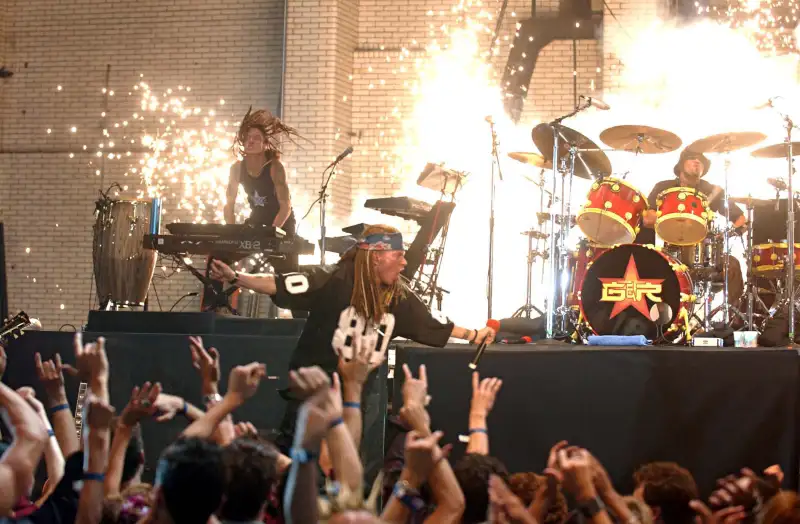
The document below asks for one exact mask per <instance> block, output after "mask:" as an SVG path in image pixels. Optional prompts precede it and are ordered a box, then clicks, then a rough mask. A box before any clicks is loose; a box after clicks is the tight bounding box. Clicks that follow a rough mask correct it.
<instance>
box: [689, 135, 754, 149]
mask: <svg viewBox="0 0 800 524" xmlns="http://www.w3.org/2000/svg"><path fill="white" fill-rule="evenodd" d="M765 138H767V135H765V134H764V133H758V132H755V131H740V132H734V133H720V134H718V135H711V136H707V137H705V138H701V139H700V140H695V141H694V142H692V143H691V144H690V145H689V146H688V147H687V148H686V149H689V150H691V151H694V152H696V153H727V152H729V151H736V150H738V149H742V148H745V147H750V146H754V145H756V144H758V143H759V142H761V141H762V140H764V139H765Z"/></svg>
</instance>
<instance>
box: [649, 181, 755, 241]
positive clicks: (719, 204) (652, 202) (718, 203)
mask: <svg viewBox="0 0 800 524" xmlns="http://www.w3.org/2000/svg"><path fill="white" fill-rule="evenodd" d="M673 187H681V183H680V180H679V179H678V178H673V179H672V180H662V181H661V182H658V183H656V185H655V186H653V189H652V190H651V191H650V195H649V196H648V197H647V204H648V205H649V206H650V209H652V210H654V211H655V210H657V209H658V206H657V205H656V200H658V195H659V194H660V193H661V192H662V191H665V190H667V189H671V188H673ZM697 191H699V192H700V193H703V194H704V195H705V196H706V197H707V198H708V199H709V206H710V207H711V210H712V211H714V212H715V213H725V208H724V205H723V204H724V202H725V190H724V189H722V188H721V187H720V186H718V185H716V184H712V183H711V182H709V181H708V180H700V181H699V182H698V183H697ZM728 206H729V207H730V213H731V222H736V221H737V220H738V219H739V217H741V216H744V213H743V212H742V210H741V209H739V206H737V205H736V204H734V203H733V202H728ZM634 243H636V244H655V243H656V232H655V229H653V228H652V227H644V224H640V226H639V234H638V235H636V240H634Z"/></svg>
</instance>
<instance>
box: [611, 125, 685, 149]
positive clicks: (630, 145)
mask: <svg viewBox="0 0 800 524" xmlns="http://www.w3.org/2000/svg"><path fill="white" fill-rule="evenodd" d="M600 140H602V141H603V143H605V144H606V145H607V146H608V147H612V148H614V149H617V150H619V151H628V152H631V153H642V154H645V155H654V154H659V153H669V152H670V151H675V150H676V149H678V148H679V147H681V144H682V143H683V142H682V141H681V139H680V138H679V137H678V135H676V134H675V133H670V132H669V131H666V130H664V129H658V128H656V127H650V126H615V127H609V128H608V129H606V130H605V131H603V132H602V133H600Z"/></svg>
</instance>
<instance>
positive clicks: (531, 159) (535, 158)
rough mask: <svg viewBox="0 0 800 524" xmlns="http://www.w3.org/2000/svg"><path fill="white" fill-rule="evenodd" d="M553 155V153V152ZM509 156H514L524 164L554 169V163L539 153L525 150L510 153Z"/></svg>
mask: <svg viewBox="0 0 800 524" xmlns="http://www.w3.org/2000/svg"><path fill="white" fill-rule="evenodd" d="M551 155H552V153H551ZM508 156H509V158H513V159H514V160H516V161H517V162H522V163H523V164H529V165H532V166H534V167H541V168H543V169H552V168H553V163H552V162H551V161H549V160H547V159H546V158H545V157H543V156H542V155H540V154H539V153H527V152H524V151H516V152H513V153H509V154H508Z"/></svg>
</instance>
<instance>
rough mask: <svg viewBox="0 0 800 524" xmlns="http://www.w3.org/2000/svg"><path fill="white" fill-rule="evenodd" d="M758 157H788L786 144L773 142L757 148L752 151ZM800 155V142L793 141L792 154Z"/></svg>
mask: <svg viewBox="0 0 800 524" xmlns="http://www.w3.org/2000/svg"><path fill="white" fill-rule="evenodd" d="M750 154H751V155H752V156H754V157H756V158H786V144H772V145H771V146H765V147H762V148H759V149H756V150H755V151H753V152H752V153H750ZM798 155H800V142H792V156H798Z"/></svg>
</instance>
